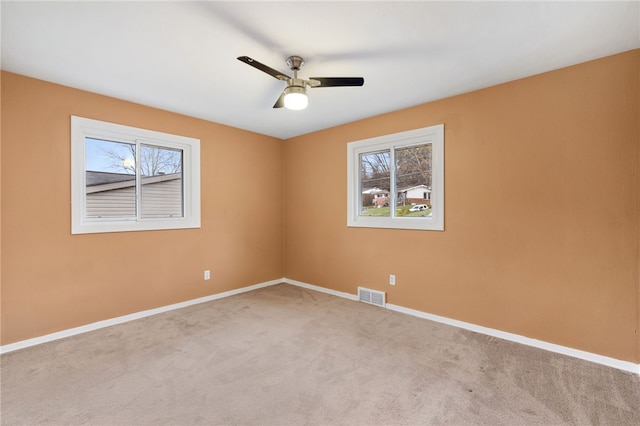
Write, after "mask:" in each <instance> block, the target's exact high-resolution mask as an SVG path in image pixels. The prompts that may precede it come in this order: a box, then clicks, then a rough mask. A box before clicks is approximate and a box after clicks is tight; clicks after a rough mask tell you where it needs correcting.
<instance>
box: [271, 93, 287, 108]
mask: <svg viewBox="0 0 640 426" xmlns="http://www.w3.org/2000/svg"><path fill="white" fill-rule="evenodd" d="M283 106H284V92H282V94H281V95H280V97H279V98H278V100H277V101H276V103H275V104H273V107H274V108H282V107H283Z"/></svg>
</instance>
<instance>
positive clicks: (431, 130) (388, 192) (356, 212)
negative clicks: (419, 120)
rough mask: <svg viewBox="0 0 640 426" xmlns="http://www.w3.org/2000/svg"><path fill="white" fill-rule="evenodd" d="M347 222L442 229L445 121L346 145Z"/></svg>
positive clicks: (405, 227) (392, 226) (385, 226)
mask: <svg viewBox="0 0 640 426" xmlns="http://www.w3.org/2000/svg"><path fill="white" fill-rule="evenodd" d="M347 161H348V163H347V172H348V191H347V192H348V203H347V204H348V213H347V225H348V226H357V227H371V228H400V229H422V230H444V125H443V124H440V125H436V126H431V127H425V128H422V129H417V130H411V131H407V132H402V133H396V134H392V135H385V136H380V137H377V138H372V139H366V140H362V141H356V142H350V143H349V144H347Z"/></svg>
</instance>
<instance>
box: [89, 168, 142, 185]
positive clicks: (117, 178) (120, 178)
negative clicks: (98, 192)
mask: <svg viewBox="0 0 640 426" xmlns="http://www.w3.org/2000/svg"><path fill="white" fill-rule="evenodd" d="M135 179H136V176H135V175H130V174H126V173H109V172H92V171H89V170H87V186H95V185H104V184H106V183H117V182H126V181H128V180H135Z"/></svg>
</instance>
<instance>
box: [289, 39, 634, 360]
mask: <svg viewBox="0 0 640 426" xmlns="http://www.w3.org/2000/svg"><path fill="white" fill-rule="evenodd" d="M639 70H640V50H635V51H631V52H627V53H624V54H620V55H616V56H612V57H608V58H604V59H601V60H597V61H593V62H589V63H585V64H581V65H577V66H574V67H570V68H565V69H561V70H558V71H554V72H549V73H545V74H541V75H538V76H534V77H530V78H526V79H523V80H518V81H514V82H511V83H507V84H502V85H499V86H495V87H491V88H488V89H485V90H480V91H477V92H473V93H468V94H464V95H461V96H457V97H453V98H448V99H444V100H441V101H437V102H432V103H428V104H424V105H420V106H417V107H414V108H410V109H406V110H403V111H398V112H394V113H390V114H385V115H382V116H379V117H374V118H371V119H367V120H363V121H359V122H356V123H352V124H347V125H343V126H339V127H336V128H332V129H328V130H325V131H320V132H316V133H313V134H309V135H305V136H301V137H297V138H293V139H291V140H288V141H286V142H285V148H284V164H285V171H284V179H285V194H284V198H285V200H286V203H285V244H284V246H285V276H286V277H288V278H291V279H295V280H299V281H303V282H307V283H310V284H315V285H319V286H323V287H327V288H331V289H334V290H338V291H343V292H347V293H351V294H355V293H356V287H357V286H358V285H361V286H365V287H370V288H373V289H377V290H384V291H386V292H387V297H388V302H389V303H392V304H396V305H401V306H405V307H408V308H412V309H418V310H421V311H425V312H429V313H433V314H437V315H442V316H445V317H449V318H454V319H457V320H462V321H467V322H470V323H474V324H479V325H483V326H487V327H491V328H494V329H499V330H504V331H508V332H512V333H517V334H520V335H524V336H528V337H531V338H535V339H541V340H544V341H548V342H552V343H557V344H560V345H564V346H568V347H571V348H576V349H581V350H585V351H589V352H593V353H598V354H602V355H605V356H610V357H613V358H617V359H622V360H627V361H632V362H636V363H637V362H640V342H639V338H638V335H637V334H636V333H637V330H636V329H637V328H638V327H640V323H639V303H640V302H639V300H640V299H639V295H638V293H639V291H640V288H639V275H638V274H639V271H638V260H639V249H638V246H639V243H640V241H639V238H638V236H639V232H640V230H639V225H640V208H639V199H640V188H639V187H640V179H639V176H638V170H639V165H640V160H639V158H640V157H639V147H640V131H639V127H638V122H639V121H640V105H639V104H640V92H639V81H640V78H639V77H640V72H639ZM421 84H429V82H422V83H421ZM439 123H444V124H445V188H446V189H445V198H446V204H445V231H444V232H433V231H408V230H383V229H363V228H347V226H346V144H347V142H349V141H354V140H359V139H364V138H368V137H373V136H379V135H383V134H389V133H394V132H399V131H404V130H409V129H414V128H419V127H424V126H429V125H434V124H439ZM311 160H312V161H311ZM309 188H313V191H309ZM389 274H395V275H396V282H397V285H396V286H395V287H391V286H389V285H388V276H389ZM424 277H427V278H424Z"/></svg>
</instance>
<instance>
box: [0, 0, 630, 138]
mask: <svg viewBox="0 0 640 426" xmlns="http://www.w3.org/2000/svg"><path fill="white" fill-rule="evenodd" d="M1 15H2V33H1V35H2V39H1V42H2V57H1V61H2V62H1V63H0V65H1V67H2V69H4V70H7V71H11V72H15V73H19V74H23V75H27V76H30V77H35V78H38V79H42V80H47V81H51V82H55V83H59V84H63V85H67V86H71V87H76V88H79V89H84V90H88V91H91V92H96V93H100V94H105V95H109V96H113V97H116V98H121V99H125V100H129V101H133V102H138V103H141V104H144V105H150V106H153V107H157V108H162V109H165V110H169V111H174V112H178V113H182V114H187V115H190V116H194V117H198V118H203V119H206V120H211V121H215V122H218V123H222V124H227V125H230V126H234V127H239V128H242V129H247V130H251V131H254V132H258V133H262V134H266V135H271V136H276V137H279V138H289V137H293V136H297V135H300V134H305V133H309V132H312V131H316V130H320V129H324V128H328V127H332V126H336V125H339V124H343V123H347V122H351V121H355V120H358V119H361V118H365V117H370V116H374V115H379V114H382V113H385V112H389V111H394V110H398V109H401V108H406V107H409V106H412V105H417V104H421V103H424V102H428V101H432V100H436V99H441V98H445V97H448V96H452V95H456V94H460V93H464V92H469V91H472V90H476V89H480V88H484V87H488V86H492V85H495V84H498V83H502V82H506V81H510V80H514V79H518V78H522V77H526V76H530V75H533V74H538V73H541V72H545V71H550V70H553V69H557V68H561V67H565V66H568V65H573V64H576V63H580V62H584V61H587V60H591V59H595V58H600V57H603V56H607V55H611V54H614V53H619V52H623V51H626V50H630V49H634V48H638V47H640V3H639V2H637V1H633V2H566V3H565V2H542V1H538V2H480V1H475V2H428V1H408V2H401V1H392V2H378V1H366V2H364V1H352V2H344V1H343V2H326V1H320V2H307V1H304V2H265V1H261V2H238V1H234V2H191V1H180V2H168V1H164V2H149V1H144V2H134V1H128V2H92V1H91V2H88V1H85V2H80V1H77V2H74V1H65V2H29V1H20V2H11V1H2V9H1ZM241 55H247V56H250V57H253V58H254V59H256V60H258V61H260V62H262V63H264V64H266V65H268V66H270V67H272V68H276V69H278V70H280V71H286V72H287V74H289V75H291V72H290V71H289V70H288V68H287V65H286V64H285V59H286V58H287V57H288V56H290V55H300V56H302V57H303V58H304V59H305V62H306V64H305V66H304V67H303V68H302V72H301V73H300V76H301V77H303V78H308V77H311V76H314V77H334V76H337V77H360V76H362V77H364V79H365V84H364V86H363V87H336V88H315V89H310V90H309V92H308V93H309V107H308V108H307V109H306V110H304V111H290V110H287V109H284V108H281V109H273V108H272V106H273V104H274V103H275V101H276V99H277V98H278V96H279V95H280V93H281V92H282V90H283V88H284V85H285V83H284V82H282V81H279V80H276V79H275V78H273V77H270V76H269V75H267V74H264V73H262V72H260V71H258V70H256V69H254V68H252V67H250V66H248V65H246V64H244V63H242V62H240V61H238V60H236V57H238V56H241Z"/></svg>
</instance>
